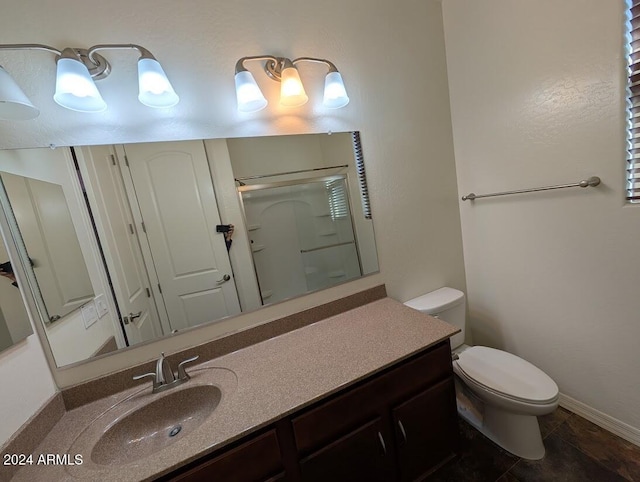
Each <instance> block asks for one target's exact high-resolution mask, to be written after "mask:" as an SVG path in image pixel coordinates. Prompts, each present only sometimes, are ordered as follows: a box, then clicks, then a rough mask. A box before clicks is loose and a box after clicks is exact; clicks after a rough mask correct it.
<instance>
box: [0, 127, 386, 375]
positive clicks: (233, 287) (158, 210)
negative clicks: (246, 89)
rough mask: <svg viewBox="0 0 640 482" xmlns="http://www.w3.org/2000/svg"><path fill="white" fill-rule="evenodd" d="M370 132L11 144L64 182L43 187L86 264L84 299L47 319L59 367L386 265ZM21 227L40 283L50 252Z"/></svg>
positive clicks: (6, 156) (2, 160) (0, 159)
mask: <svg viewBox="0 0 640 482" xmlns="http://www.w3.org/2000/svg"><path fill="white" fill-rule="evenodd" d="M358 142H359V137H358V134H357V133H350V132H347V133H337V134H332V135H326V134H311V135H296V136H273V137H260V138H234V139H207V140H189V141H173V142H152V143H141V144H126V145H113V146H84V147H75V148H70V149H67V148H57V149H55V150H51V149H32V150H25V151H3V152H2V153H1V154H0V170H5V171H8V172H10V173H12V174H16V173H15V172H13V171H12V170H11V169H5V168H4V165H9V166H10V165H11V159H12V158H13V157H32V158H34V159H39V165H40V166H47V167H43V170H44V171H45V173H48V174H47V175H42V174H40V175H38V176H33V177H34V178H37V179H38V180H39V181H46V182H53V183H57V184H58V185H60V186H62V188H61V189H62V191H63V194H64V196H60V192H57V191H58V189H56V188H54V187H52V186H45V187H46V188H50V189H47V190H48V191H56V192H57V198H58V201H56V203H57V209H58V210H59V211H60V212H62V211H63V210H62V203H61V202H60V200H61V199H64V200H65V201H66V202H65V204H66V207H67V212H68V214H69V216H68V217H65V216H63V217H64V218H65V220H64V222H62V218H60V220H61V222H59V223H58V222H57V221H55V222H53V224H54V225H55V226H56V227H58V228H59V229H60V230H61V231H64V232H65V233H66V235H67V238H60V239H66V241H64V242H62V243H61V244H62V245H64V246H67V247H69V249H70V250H71V248H73V250H75V251H76V253H77V256H79V257H80V259H79V260H76V262H74V263H73V265H74V268H82V267H84V268H85V269H86V271H87V274H86V275H82V276H81V275H78V276H74V279H75V280H81V279H82V280H83V282H82V283H80V284H81V285H82V286H83V287H84V288H85V292H84V293H82V294H79V295H76V296H73V297H71V298H73V299H74V300H77V302H78V305H79V307H80V309H77V310H74V311H71V312H69V313H65V312H64V311H60V313H56V314H60V319H59V320H58V321H55V322H54V323H46V324H45V325H46V326H45V330H44V331H45V332H46V336H47V338H48V340H49V343H50V345H51V349H52V352H53V354H54V357H55V359H56V363H57V364H58V366H62V365H66V364H69V363H73V362H78V361H81V360H84V359H87V358H90V357H93V356H97V355H100V354H104V353H107V352H109V351H113V350H116V349H119V348H125V347H127V346H131V345H135V344H139V343H143V342H146V341H150V340H153V339H156V338H158V337H162V336H167V335H170V334H172V333H175V332H176V331H181V330H185V329H190V328H192V327H195V326H198V325H200V324H202V323H208V322H212V321H215V320H220V319H224V318H228V317H231V316H234V315H237V314H239V313H241V312H246V311H252V310H256V309H259V308H260V307H262V306H264V305H267V304H272V303H276V302H279V301H283V300H286V299H289V298H292V297H295V296H300V295H302V294H305V293H309V292H313V291H317V290H320V289H324V288H327V287H330V286H334V285H336V284H338V283H342V282H346V281H349V280H353V279H356V278H358V277H361V276H364V275H367V274H370V273H373V272H376V271H378V260H377V254H376V248H375V240H374V235H373V225H372V220H371V217H370V215H368V213H367V212H365V208H364V207H363V206H368V200H367V199H363V198H362V192H366V191H363V190H362V186H363V185H365V183H366V182H365V181H366V179H365V177H364V166H363V164H362V163H361V159H360V158H359V156H358V159H356V157H355V156H354V152H358V153H360V152H361V148H360V146H359V145H358ZM354 143H355V144H354ZM357 161H359V162H357ZM51 172H56V173H58V174H57V180H53V179H51V177H52V176H51V175H50V174H51ZM23 174H24V173H23ZM61 177H64V178H65V179H64V181H62V180H61V179H60V178H61ZM22 182H23V184H24V183H25V181H22ZM28 183H29V184H34V182H33V181H29V182H28ZM36 184H37V183H36ZM40 187H42V186H40ZM25 189H27V188H26V187H25V188H24V189H23V190H25ZM10 190H11V189H8V191H10ZM27 190H28V189H27ZM12 196H13V195H11V193H10V197H12ZM12 204H14V202H13V200H12ZM38 209H40V207H39V206H35V207H34V208H32V210H36V211H37V210H38ZM5 210H6V208H5ZM14 210H15V207H14ZM18 217H19V216H17V215H16V218H18ZM31 218H33V215H32V216H31ZM47 219H49V218H47V217H45V220H47ZM23 224H24V223H20V222H18V223H17V226H19V231H20V232H21V234H22V236H23V237H24V238H25V245H26V249H25V250H24V251H25V252H24V258H25V260H28V258H32V261H33V271H34V272H35V273H36V276H34V283H33V285H34V286H33V287H37V286H39V285H40V284H44V283H41V282H40V278H39V277H38V276H37V271H38V270H39V269H40V267H41V266H42V265H43V262H42V260H41V258H42V257H41V256H40V255H38V256H35V257H34V256H32V254H33V253H35V251H34V248H31V247H30V246H29V244H30V242H29V241H27V238H29V236H27V235H26V232H27V231H28V227H27V226H26V224H25V226H24V227H23ZM45 224H46V223H45ZM62 226H66V227H64V228H63V227H62ZM38 230H39V231H40V232H43V229H38ZM74 233H75V234H74ZM70 234H74V236H75V237H76V238H77V243H74V242H73V240H72V239H71V237H70ZM52 236H53V235H51V236H45V238H49V237H52ZM61 236H62V235H61ZM40 243H41V244H45V243H44V242H43V241H42V240H41V241H40ZM76 244H77V246H76ZM76 248H77V249H76ZM43 249H44V251H47V250H48V249H49V248H43ZM36 258H37V259H36ZM60 259H63V258H62V257H60ZM57 261H58V257H57V256H56V257H54V259H53V261H52V263H51V264H52V266H53V265H55V266H53V268H52V269H54V271H55V270H57V269H58V264H59V263H57ZM56 263H57V264H56ZM35 278H38V279H37V284H36V282H35V281H36V280H35ZM41 298H42V299H43V300H44V299H45V297H44V296H41ZM42 303H43V305H46V306H47V307H49V305H51V303H50V302H49V301H43V302H42ZM52 306H53V305H52ZM50 310H52V309H50ZM43 313H44V311H43ZM43 313H40V315H41V316H42V317H43V319H44V320H43V321H45V322H46V321H47V320H49V318H47V316H48V315H43ZM76 345H80V346H82V347H83V348H82V349H80V348H77V347H76V348H73V349H71V348H70V346H76Z"/></svg>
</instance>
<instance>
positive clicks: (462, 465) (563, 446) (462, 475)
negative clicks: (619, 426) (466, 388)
mask: <svg viewBox="0 0 640 482" xmlns="http://www.w3.org/2000/svg"><path fill="white" fill-rule="evenodd" d="M539 421H540V430H541V432H542V437H543V439H544V444H545V447H546V450H547V452H546V455H545V457H544V458H543V459H542V460H537V461H531V460H522V459H520V458H518V457H516V456H515V455H511V454H509V453H507V452H505V451H504V450H502V449H501V448H500V447H498V446H497V445H495V444H494V443H493V442H491V441H489V440H488V439H486V438H485V437H484V436H482V435H481V434H480V433H479V432H478V431H477V430H475V429H474V428H473V427H471V426H470V425H468V424H467V423H466V422H464V421H462V420H460V421H459V426H460V439H461V444H460V452H459V454H458V455H457V456H456V458H455V459H453V460H452V461H451V462H449V463H448V464H446V465H444V466H443V467H441V468H440V469H439V470H437V471H436V472H435V473H433V474H432V475H431V476H430V477H428V478H427V479H426V480H427V481H429V482H480V481H482V482H485V481H486V482H538V481H541V482H547V481H549V482H560V481H562V482H574V481H575V482H609V481H612V482H613V481H621V482H624V481H638V482H640V447H638V446H636V445H634V444H632V443H630V442H627V441H626V440H623V439H621V438H620V437H617V436H615V435H613V434H611V433H610V432H607V431H606V430H604V429H602V428H600V427H598V426H597V425H594V424H592V423H591V422H589V421H587V420H585V419H584V418H582V417H580V416H578V415H575V414H573V413H571V412H569V411H567V410H565V409H563V408H558V409H557V410H556V411H555V412H554V413H552V414H551V415H546V416H544V417H540V418H539Z"/></svg>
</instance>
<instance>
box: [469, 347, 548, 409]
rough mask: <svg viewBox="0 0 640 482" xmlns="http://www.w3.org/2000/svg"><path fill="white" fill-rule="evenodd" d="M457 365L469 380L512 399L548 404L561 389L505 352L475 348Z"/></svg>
mask: <svg viewBox="0 0 640 482" xmlns="http://www.w3.org/2000/svg"><path fill="white" fill-rule="evenodd" d="M457 364H458V368H460V369H461V370H462V371H463V372H464V374H465V375H467V376H468V377H469V378H471V379H473V380H475V381H476V382H478V383H480V384H481V385H484V386H486V387H488V388H490V389H492V390H494V391H496V392H500V393H503V394H505V395H507V396H509V397H512V398H517V399H522V400H529V401H532V402H546V401H549V400H553V399H554V398H556V397H557V396H558V385H556V383H555V382H554V381H553V380H552V379H551V378H550V377H549V375H547V374H546V373H544V372H543V371H542V370H540V369H539V368H537V367H536V366H534V365H532V364H531V363H529V362H528V361H525V360H523V359H522V358H520V357H518V356H516V355H512V354H511V353H507V352H505V351H502V350H496V349H495V348H489V347H486V346H473V347H471V348H468V349H467V350H465V351H463V352H462V353H460V355H459V359H458V361H457Z"/></svg>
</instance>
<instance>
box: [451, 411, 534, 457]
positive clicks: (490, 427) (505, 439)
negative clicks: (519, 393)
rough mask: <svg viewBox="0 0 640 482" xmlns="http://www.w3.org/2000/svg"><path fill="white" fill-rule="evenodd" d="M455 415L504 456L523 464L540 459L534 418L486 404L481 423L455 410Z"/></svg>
mask: <svg viewBox="0 0 640 482" xmlns="http://www.w3.org/2000/svg"><path fill="white" fill-rule="evenodd" d="M458 414H459V415H460V416H461V417H462V418H463V419H464V420H466V421H467V422H469V423H470V424H471V425H472V426H474V427H475V428H477V429H478V430H479V431H480V432H481V433H482V434H483V435H484V436H486V437H487V438H488V439H490V440H491V441H493V442H494V443H496V444H497V445H499V446H500V447H502V448H503V449H505V450H506V451H507V452H511V453H512V454H514V455H516V456H518V457H521V458H523V459H527V460H540V459H541V458H542V457H544V453H545V450H544V445H543V443H542V436H541V434H540V426H539V425H538V417H536V416H535V415H522V414H517V413H510V412H506V411H505V410H503V409H500V408H495V407H491V406H489V405H487V404H486V403H485V405H484V413H483V417H482V420H478V419H474V417H470V416H469V415H470V413H469V412H468V411H465V410H458Z"/></svg>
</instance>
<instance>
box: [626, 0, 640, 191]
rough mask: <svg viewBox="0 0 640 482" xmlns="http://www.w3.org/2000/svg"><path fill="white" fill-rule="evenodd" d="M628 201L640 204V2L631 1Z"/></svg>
mask: <svg viewBox="0 0 640 482" xmlns="http://www.w3.org/2000/svg"><path fill="white" fill-rule="evenodd" d="M627 5H628V6H629V10H628V15H627V20H628V24H627V28H628V30H629V35H628V45H627V47H628V65H629V67H628V75H629V82H628V87H627V99H628V102H627V111H628V121H629V122H628V132H627V135H628V137H627V139H628V156H627V200H628V201H630V202H640V0H629V1H628V2H627Z"/></svg>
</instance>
